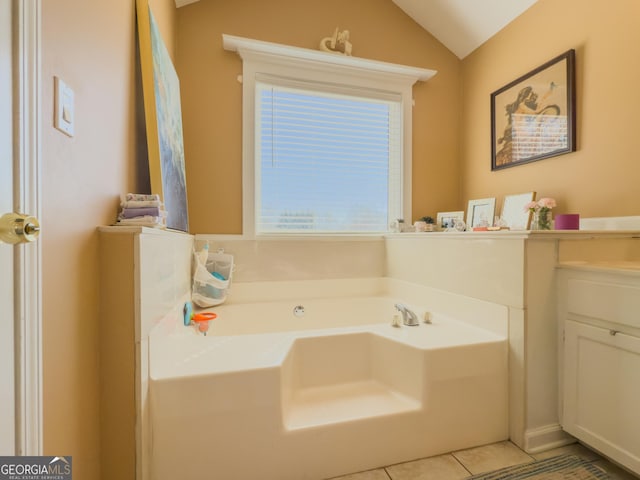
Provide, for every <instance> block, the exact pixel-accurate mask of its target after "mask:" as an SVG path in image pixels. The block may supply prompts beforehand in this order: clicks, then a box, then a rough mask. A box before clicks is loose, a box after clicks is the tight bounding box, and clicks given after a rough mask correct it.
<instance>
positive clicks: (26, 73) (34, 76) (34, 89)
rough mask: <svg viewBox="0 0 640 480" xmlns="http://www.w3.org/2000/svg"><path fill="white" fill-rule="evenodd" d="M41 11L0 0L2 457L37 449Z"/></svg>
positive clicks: (28, 2) (22, 0) (17, 0)
mask: <svg viewBox="0 0 640 480" xmlns="http://www.w3.org/2000/svg"><path fill="white" fill-rule="evenodd" d="M40 11H41V6H40V0H0V456H5V455H9V456H11V455H41V454H42V453H41V452H42V401H41V398H42V394H41V384H42V378H41V371H42V368H41V361H40V359H41V341H40V334H41V318H42V314H41V307H40V304H41V302H40V296H41V294H40V291H41V289H40V278H41V273H40V272H41V267H40V265H41V253H40V252H41V249H40V246H39V242H35V243H21V244H19V245H13V243H16V242H24V241H26V240H30V241H32V240H35V238H36V237H37V235H38V233H39V225H38V223H37V220H35V218H34V219H33V223H29V222H27V221H24V219H23V218H17V217H14V215H13V214H14V213H16V212H20V213H25V212H26V213H28V214H29V215H39V212H40V205H39V189H38V184H39V182H38V178H39V174H40V157H41V155H40V84H41V81H40V76H39V72H40ZM7 219H10V220H7Z"/></svg>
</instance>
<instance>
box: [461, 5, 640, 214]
mask: <svg viewBox="0 0 640 480" xmlns="http://www.w3.org/2000/svg"><path fill="white" fill-rule="evenodd" d="M586 3H588V6H587V5H586ZM638 18H640V2H638V1H637V0H616V1H614V2H611V1H606V0H590V1H589V2H584V0H562V1H557V0H539V1H538V2H537V3H536V4H535V5H534V6H533V7H531V8H530V9H529V10H528V11H526V12H525V13H524V14H523V15H522V16H521V17H519V18H518V19H516V20H515V21H514V22H513V23H511V24H510V25H509V26H507V27H506V28H505V29H504V30H503V31H501V32H500V33H499V34H498V35H496V36H495V37H493V38H492V39H491V40H489V41H488V42H487V43H486V44H485V45H483V46H482V47H480V48H479V49H478V50H476V51H475V52H474V53H472V54H471V55H470V56H468V57H467V58H465V59H464V61H463V63H462V81H463V97H464V107H463V110H462V125H461V131H462V132H465V133H464V137H463V138H464V143H463V148H462V156H461V160H462V199H463V201H464V202H466V201H467V200H468V199H472V198H484V197H493V196H495V197H497V198H498V203H499V204H501V203H502V198H503V196H504V195H505V194H510V193H519V192H526V191H531V190H534V191H537V192H538V198H540V197H541V196H551V197H555V198H556V199H557V200H558V202H559V206H558V208H557V209H556V210H555V211H556V212H558V213H580V214H581V215H582V216H585V217H599V216H625V215H639V214H640V202H639V201H638V199H637V194H638V192H639V188H638V182H639V180H640V162H638V153H637V151H638V149H637V145H636V142H635V140H636V139H637V137H638V131H639V130H640V128H639V127H640V120H639V119H638V116H637V112H636V110H637V108H636V107H637V106H638V105H640V89H638V81H639V80H640V57H639V56H638V44H640V29H638V25H637V24H638ZM571 48H574V49H575V50H576V74H577V75H576V76H577V134H578V150H577V151H576V152H574V153H570V154H567V155H562V156H558V157H553V158H550V159H545V160H541V161H538V162H534V163H530V164H526V165H519V166H516V167H513V168H508V169H504V170H500V171H496V172H491V160H490V159H491V141H490V110H489V105H490V103H489V96H490V94H491V92H493V91H495V90H497V89H499V88H500V87H502V86H504V85H506V84H507V83H509V82H510V81H512V80H514V79H516V78H518V77H519V76H520V75H523V74H525V73H527V72H529V71H531V70H532V69H533V68H535V67H537V66H539V65H541V64H543V63H545V62H547V61H548V60H550V59H552V58H554V57H555V56H556V55H559V54H560V53H563V52H565V51H566V50H569V49H571Z"/></svg>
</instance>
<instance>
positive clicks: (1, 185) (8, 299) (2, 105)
mask: <svg viewBox="0 0 640 480" xmlns="http://www.w3.org/2000/svg"><path fill="white" fill-rule="evenodd" d="M11 52H12V48H11V1H10V0H0V216H1V215H3V214H5V213H7V212H13V162H12V159H13V149H12V144H13V135H12V132H13V128H12V123H13V122H12V117H11V111H12V104H13V102H12V98H13V95H12V92H13V87H12V85H13V84H12V80H11V72H12V68H11V58H12V53H11ZM13 249H14V247H13V246H12V245H6V244H0V386H1V388H0V455H14V454H15V424H16V422H15V410H16V409H15V368H14V348H13V343H14V329H13V324H14V311H13Z"/></svg>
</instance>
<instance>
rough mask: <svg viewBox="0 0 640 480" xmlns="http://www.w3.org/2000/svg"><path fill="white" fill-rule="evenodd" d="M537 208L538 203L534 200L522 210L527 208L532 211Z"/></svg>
mask: <svg viewBox="0 0 640 480" xmlns="http://www.w3.org/2000/svg"><path fill="white" fill-rule="evenodd" d="M537 208H538V204H537V203H536V202H529V203H527V204H526V205H525V206H524V211H525V212H526V211H527V210H530V211H532V212H533V211H534V210H536V209H537Z"/></svg>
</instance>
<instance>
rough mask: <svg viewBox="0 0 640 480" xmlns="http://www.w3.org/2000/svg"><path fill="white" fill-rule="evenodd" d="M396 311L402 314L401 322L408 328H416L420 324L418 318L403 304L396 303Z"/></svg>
mask: <svg viewBox="0 0 640 480" xmlns="http://www.w3.org/2000/svg"><path fill="white" fill-rule="evenodd" d="M396 310H398V311H399V312H400V313H401V314H402V322H403V323H404V324H405V325H407V326H409V327H417V326H418V325H419V324H420V322H419V321H418V316H417V315H416V314H415V312H413V310H411V309H409V308H408V307H407V306H406V305H405V304H404V303H396Z"/></svg>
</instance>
